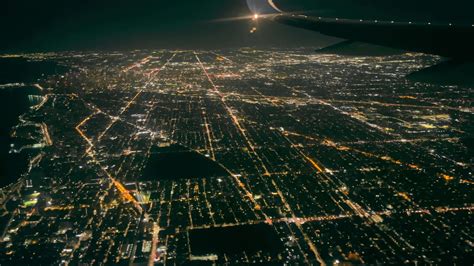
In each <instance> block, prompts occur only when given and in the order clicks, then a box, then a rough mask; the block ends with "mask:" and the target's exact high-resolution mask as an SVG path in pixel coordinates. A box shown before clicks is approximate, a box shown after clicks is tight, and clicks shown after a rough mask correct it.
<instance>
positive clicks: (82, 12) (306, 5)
mask: <svg viewBox="0 0 474 266" xmlns="http://www.w3.org/2000/svg"><path fill="white" fill-rule="evenodd" d="M274 1H275V2H276V3H278V4H279V5H281V6H283V7H285V9H286V8H287V7H288V6H289V5H290V6H291V5H293V6H295V7H296V9H305V10H306V11H308V10H309V11H312V12H313V13H314V15H319V16H325V17H344V18H357V19H358V18H364V19H380V20H384V19H385V20H415V21H417V20H418V21H426V20H431V19H434V21H442V22H448V21H449V22H457V21H463V22H467V23H474V19H472V18H473V14H472V10H473V8H474V1H472V0H451V1H449V2H447V1H439V0H297V1H296V0H274ZM286 10H288V9H286ZM298 11H299V10H298ZM245 15H249V10H248V9H247V6H246V3H245V0H43V1H39V0H3V1H2V8H1V11H0V32H1V34H2V37H1V42H0V52H6V51H56V50H102V49H110V50H116V49H117V50H120V49H127V50H129V49H136V48H151V49H158V48H191V49H213V48H232V47H242V46H258V47H268V46H272V47H284V46H292V47H295V46H321V45H325V44H328V43H329V42H330V40H331V39H329V38H327V37H324V36H321V35H319V34H317V33H314V32H306V31H304V30H301V29H294V28H290V27H288V26H284V25H278V24H276V23H269V22H261V23H260V25H259V30H258V32H257V33H256V34H250V33H249V30H250V29H251V27H252V26H253V25H252V24H251V22H250V21H246V20H240V21H231V22H228V21H227V22H216V20H219V19H225V18H230V17H240V16H245ZM471 19H472V21H471ZM332 41H334V39H332Z"/></svg>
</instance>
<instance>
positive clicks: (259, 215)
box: [0, 49, 474, 265]
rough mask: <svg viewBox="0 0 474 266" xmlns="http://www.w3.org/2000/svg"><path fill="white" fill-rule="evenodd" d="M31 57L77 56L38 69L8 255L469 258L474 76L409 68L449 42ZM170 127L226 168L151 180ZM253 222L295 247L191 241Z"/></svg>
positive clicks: (118, 259) (85, 259)
mask: <svg viewBox="0 0 474 266" xmlns="http://www.w3.org/2000/svg"><path fill="white" fill-rule="evenodd" d="M28 56H29V57H31V58H36V59H44V58H47V59H51V60H55V61H57V62H60V64H62V65H65V66H68V67H70V71H69V72H68V73H66V74H65V75H63V76H53V77H48V78H45V80H43V81H41V82H39V83H40V84H39V85H37V86H40V87H41V88H44V91H45V93H47V94H46V96H44V101H43V102H42V103H41V104H40V105H39V106H37V107H36V108H35V110H33V111H32V112H30V113H29V114H28V115H27V116H26V118H27V119H30V120H31V121H36V122H38V121H41V122H42V123H44V125H45V127H46V128H45V129H44V131H45V132H46V133H47V137H45V139H47V141H46V142H47V143H46V144H47V145H45V146H46V147H45V148H43V149H42V152H41V153H40V154H39V155H38V156H37V157H35V158H33V159H34V160H32V163H31V165H32V167H31V169H30V170H29V174H28V175H26V176H25V177H23V178H22V179H21V180H20V182H19V184H18V185H17V186H13V187H12V188H11V192H7V193H6V195H4V200H5V199H10V200H11V199H13V198H15V197H18V193H20V195H21V201H20V202H19V204H17V205H14V206H13V208H10V209H9V212H8V215H11V219H10V220H9V224H8V227H7V228H6V230H5V231H4V232H3V235H2V240H1V241H2V242H1V246H0V248H1V252H2V254H4V255H2V256H1V260H2V261H3V262H0V263H1V264H2V265H3V264H4V263H12V262H19V261H23V262H26V263H28V262H29V263H33V262H34V263H44V264H49V263H53V264H58V263H69V264H71V265H77V264H78V263H87V264H102V263H107V264H112V263H120V264H124V265H127V264H129V263H143V264H149V265H150V264H153V263H159V264H166V265H173V264H182V263H186V262H189V261H197V262H204V261H208V262H215V263H218V264H221V263H259V262H272V263H285V262H286V263H295V262H299V263H311V264H317V263H319V264H337V263H343V262H352V263H367V264H374V263H383V264H389V263H392V264H399V263H415V262H419V263H434V264H444V263H453V262H457V263H459V264H462V263H463V262H467V261H472V259H473V258H472V255H473V254H474V253H473V252H474V250H473V249H474V236H473V233H474V231H473V230H474V227H473V223H472V218H473V210H474V193H473V184H474V183H473V182H474V178H473V175H472V166H473V161H472V150H468V149H467V148H466V146H465V145H463V143H465V142H466V141H471V142H472V133H473V132H474V131H473V127H474V123H473V122H474V118H473V114H474V108H473V106H474V105H473V100H474V89H473V88H465V87H458V86H438V85H428V84H423V83H414V82H410V81H407V80H406V79H405V78H404V76H405V75H406V74H408V73H410V72H413V71H416V70H418V69H421V68H423V67H426V66H429V65H431V64H434V63H437V62H438V61H439V59H438V58H433V57H430V56H424V55H419V54H405V55H399V56H392V57H385V58H380V57H345V56H335V55H318V54H314V53H312V52H311V51H306V50H268V51H264V50H253V49H240V50H229V51H215V52H202V51H136V52H130V53H64V54H45V55H43V54H35V55H28ZM38 123H39V122H38ZM172 143H178V144H180V145H182V146H185V147H187V148H189V149H192V150H194V151H196V152H198V153H200V154H202V156H205V157H207V158H209V159H210V160H213V161H216V163H218V164H220V165H221V166H222V167H224V168H225V169H226V170H227V171H228V172H229V175H228V176H222V177H206V178H203V177H199V176H197V177H196V178H192V179H178V178H177V179H173V180H169V179H168V180H159V179H157V180H156V181H143V180H141V179H140V178H141V176H140V175H141V173H142V171H143V169H144V167H145V166H146V165H147V163H148V158H149V156H150V151H151V148H152V146H167V145H170V144H172ZM176 167H183V168H186V167H189V166H188V165H187V163H186V161H183V162H182V164H181V165H179V166H176ZM35 192H36V194H35ZM28 199H30V201H32V202H30V203H29V204H26V203H25V201H26V200H28ZM4 202H5V201H4ZM244 225H246V226H257V225H263V226H264V227H268V228H270V229H271V230H270V231H272V232H273V233H274V234H275V235H276V236H277V237H278V239H280V241H281V246H282V248H280V249H278V250H277V251H275V252H273V251H272V250H268V249H267V248H266V247H262V250H261V251H259V252H246V251H243V252H242V251H239V252H236V253H232V252H227V253H226V254H224V255H223V254H218V252H217V251H216V252H217V253H212V252H209V254H196V253H195V251H196V250H197V249H199V247H197V246H193V243H192V240H191V238H192V237H191V235H192V234H193V233H192V232H198V231H199V230H216V229H215V228H238V227H240V226H244ZM212 228H213V229H212ZM199 232H202V231H199ZM248 237H250V238H251V239H252V238H254V239H259V238H261V237H262V236H259V235H251V236H248ZM203 241H204V240H203ZM232 241H233V239H232V238H231V239H226V242H227V243H229V244H228V245H232ZM154 251H156V252H154Z"/></svg>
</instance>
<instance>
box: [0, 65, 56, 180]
mask: <svg viewBox="0 0 474 266" xmlns="http://www.w3.org/2000/svg"><path fill="white" fill-rule="evenodd" d="M64 70H65V69H64V68H62V67H60V66H58V65H57V64H56V63H54V62H50V61H47V62H45V61H42V62H37V61H35V62H31V61H28V60H26V59H24V58H0V85H3V84H8V83H26V84H31V83H34V82H37V81H38V79H40V78H42V77H45V76H48V75H51V74H55V73H62V72H64ZM40 94H41V92H40V91H39V90H38V89H37V88H35V87H33V86H28V85H26V86H13V87H0V113H1V115H0V187H4V186H6V185H8V184H11V183H13V182H15V181H16V180H17V179H18V178H19V177H20V175H21V174H22V173H23V172H24V171H25V168H26V166H27V165H28V154H26V153H22V154H9V151H10V144H11V143H13V142H14V140H13V139H11V137H10V132H11V128H12V127H14V126H15V125H17V124H18V122H19V119H18V118H19V116H20V115H22V114H23V113H25V112H27V111H28V110H29V108H30V106H31V105H32V103H30V101H29V99H28V95H40Z"/></svg>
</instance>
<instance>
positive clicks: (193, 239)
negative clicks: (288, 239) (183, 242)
mask: <svg viewBox="0 0 474 266" xmlns="http://www.w3.org/2000/svg"><path fill="white" fill-rule="evenodd" d="M189 240H190V243H191V254H192V255H194V256H205V255H210V254H215V255H218V256H219V258H222V257H223V256H224V254H225V255H226V256H228V257H234V256H241V255H242V254H243V253H244V252H245V254H247V255H248V256H252V255H255V254H257V253H260V254H268V255H271V256H276V255H278V254H279V253H281V252H282V251H283V249H284V247H283V243H282V242H281V241H280V238H279V237H278V235H277V234H276V232H275V231H274V230H273V228H272V227H271V226H269V225H267V224H257V225H242V226H234V227H222V228H210V229H198V230H191V231H190V232H189Z"/></svg>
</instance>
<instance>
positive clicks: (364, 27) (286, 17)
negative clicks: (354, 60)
mask: <svg viewBox="0 0 474 266" xmlns="http://www.w3.org/2000/svg"><path fill="white" fill-rule="evenodd" d="M247 3H248V5H249V7H250V10H251V11H252V12H253V13H254V14H261V15H264V16H265V17H268V18H270V19H272V20H274V21H276V22H279V23H283V24H286V25H290V26H293V27H298V28H303V29H307V30H311V31H316V32H319V33H322V34H324V35H328V36H334V37H338V38H342V39H347V40H352V41H358V42H365V43H370V44H375V45H381V46H386V47H391V48H396V49H403V50H407V51H413V52H421V53H428V54H435V55H440V56H444V57H449V58H456V59H457V58H459V59H463V60H474V25H455V24H431V23H412V22H396V21H377V20H370V21H369V20H351V19H338V18H324V17H313V16H306V15H301V14H295V13H286V12H284V11H283V10H281V9H280V8H279V7H277V6H276V5H275V3H274V1H273V0H247Z"/></svg>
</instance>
